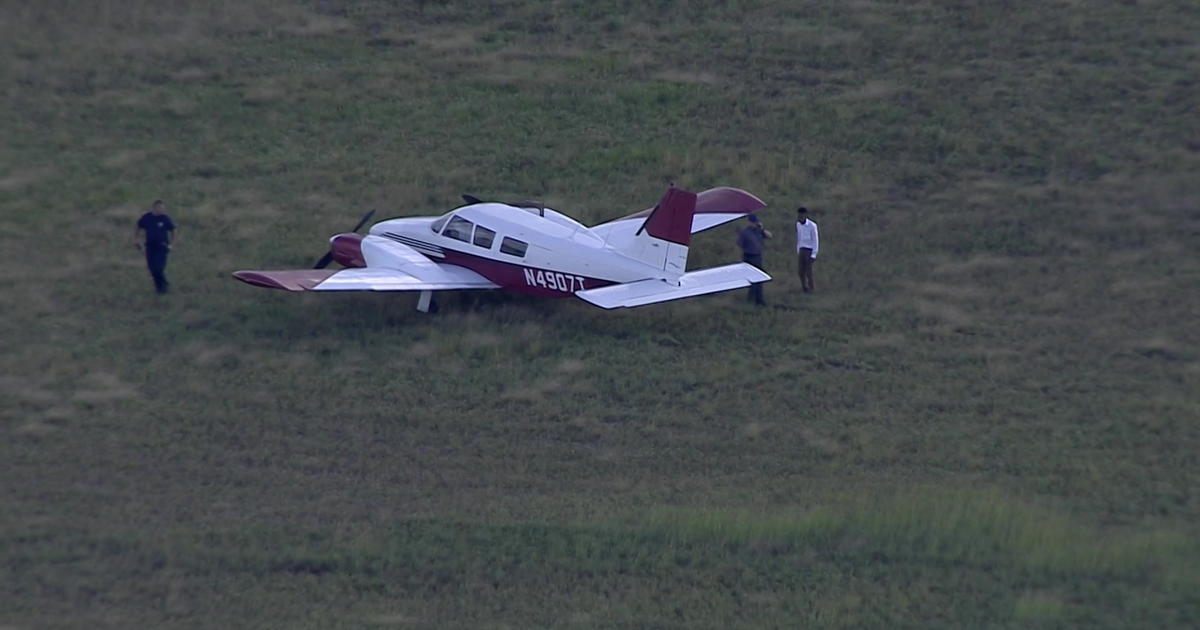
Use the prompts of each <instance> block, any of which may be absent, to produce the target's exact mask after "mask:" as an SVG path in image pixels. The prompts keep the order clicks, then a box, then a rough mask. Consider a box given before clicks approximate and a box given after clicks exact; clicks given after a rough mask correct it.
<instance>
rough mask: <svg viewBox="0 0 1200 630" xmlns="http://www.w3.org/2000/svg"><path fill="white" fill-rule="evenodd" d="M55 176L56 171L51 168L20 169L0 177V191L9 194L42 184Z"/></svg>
mask: <svg viewBox="0 0 1200 630" xmlns="http://www.w3.org/2000/svg"><path fill="white" fill-rule="evenodd" d="M57 174H58V169H57V168H55V167H53V166H36V167H33V168H25V169H20V170H17V171H15V172H12V173H9V174H8V175H5V176H3V177H0V191H3V192H9V191H17V190H21V189H23V188H28V187H30V186H34V185H36V184H39V183H41V182H44V181H46V180H47V179H50V178H51V177H54V176H56V175H57Z"/></svg>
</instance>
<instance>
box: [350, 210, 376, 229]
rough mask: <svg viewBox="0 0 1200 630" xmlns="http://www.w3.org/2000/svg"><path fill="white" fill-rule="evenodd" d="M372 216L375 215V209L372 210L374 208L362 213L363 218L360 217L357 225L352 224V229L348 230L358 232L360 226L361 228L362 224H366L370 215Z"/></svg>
mask: <svg viewBox="0 0 1200 630" xmlns="http://www.w3.org/2000/svg"><path fill="white" fill-rule="evenodd" d="M373 216H375V210H374V209H372V210H371V211H370V212H368V213H366V214H364V215H363V218H362V220H361V221H359V222H358V225H356V226H354V229H353V230H350V231H351V232H358V230H359V229H360V228H362V226H364V225H366V224H367V221H370V220H371V217H373Z"/></svg>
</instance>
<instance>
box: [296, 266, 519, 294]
mask: <svg viewBox="0 0 1200 630" xmlns="http://www.w3.org/2000/svg"><path fill="white" fill-rule="evenodd" d="M421 271H422V274H421V276H422V277H420V278H418V277H417V276H415V275H411V274H408V273H405V272H403V271H399V270H396V269H370V268H366V269H343V270H341V271H339V272H337V273H335V274H333V275H332V276H330V277H329V279H328V280H325V281H324V282H322V283H320V284H318V285H316V286H314V287H313V288H312V290H313V291H449V290H453V289H498V288H500V285H498V284H495V283H494V282H492V281H491V280H488V279H487V278H484V277H483V276H481V275H479V274H477V273H475V272H474V271H471V270H470V269H467V268H465V267H458V266H456V265H437V269H436V270H433V269H422V270H421Z"/></svg>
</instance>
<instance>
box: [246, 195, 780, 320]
mask: <svg viewBox="0 0 1200 630" xmlns="http://www.w3.org/2000/svg"><path fill="white" fill-rule="evenodd" d="M463 198H464V200H466V201H467V205H465V206H462V207H460V208H456V209H454V210H451V211H450V212H447V213H446V214H443V215H442V216H440V217H410V218H399V219H389V220H386V221H380V222H379V223H376V224H375V225H373V226H371V230H370V233H369V234H368V235H366V236H360V235H359V234H357V233H354V232H357V231H358V229H357V228H355V230H354V232H351V233H344V234H338V235H336V236H334V237H333V238H331V239H330V252H329V254H327V255H326V256H325V258H323V259H322V260H321V261H320V262H318V263H317V268H315V269H296V270H284V271H237V272H234V274H233V277H235V278H237V279H238V280H241V281H242V282H246V283H249V284H252V285H255V286H260V287H268V288H272V289H286V290H289V291H420V292H421V296H420V299H419V300H418V302H417V310H420V311H422V312H429V311H430V307H431V304H432V303H433V300H432V298H433V292H434V291H447V290H456V289H508V290H513V291H520V292H523V293H531V294H533V295H540V296H544V297H570V296H574V297H577V298H580V299H583V300H585V301H587V302H590V303H592V304H595V305H596V306H600V307H603V308H619V307H632V306H642V305H645V304H654V303H656V302H666V301H669V300H678V299H680V298H687V297H692V296H696V295H705V294H708V293H716V292H719V291H728V290H731V289H737V288H741V287H747V286H750V285H751V284H754V283H758V282H766V281H768V280H770V279H771V277H770V276H768V275H767V274H766V273H763V271H761V270H759V269H757V268H755V267H754V266H752V265H749V264H747V263H736V264H732V265H724V266H721V267H711V268H708V269H701V270H698V271H687V270H686V266H687V256H688V245H689V243H690V242H691V237H692V234H695V233H697V232H703V231H704V230H708V229H711V228H714V227H717V226H718V225H722V224H725V223H728V222H730V221H735V220H737V219H740V218H742V217H745V216H746V215H747V214H750V213H752V212H754V211H756V210H759V209H760V208H764V207H766V204H764V203H763V202H762V200H760V199H759V198H758V197H755V196H754V195H752V194H750V193H748V192H746V191H744V190H739V189H737V188H713V189H711V190H706V191H704V192H702V193H699V194H695V193H691V192H688V191H686V190H682V189H679V188H674V187H672V188H669V189H668V190H667V193H666V194H665V195H664V196H663V198H662V201H660V202H659V203H658V205H656V206H655V207H654V208H651V209H649V210H644V211H642V212H638V213H635V214H631V215H629V216H625V217H621V218H619V219H614V220H612V221H609V222H607V223H601V224H600V225H596V226H593V227H590V228H589V227H586V226H584V225H582V224H581V223H579V222H578V221H576V220H574V219H572V218H570V217H568V216H566V215H564V214H561V213H559V212H556V211H554V210H551V209H549V208H545V207H542V206H540V205H538V204H533V203H521V204H507V203H497V202H483V201H480V200H478V199H476V198H474V197H471V196H469V195H463ZM368 216H369V215H368ZM365 221H366V218H364V222H365ZM361 225H362V224H361V223H360V224H359V226H360V227H361ZM330 260H336V261H337V262H339V263H341V264H342V265H343V266H344V267H346V268H345V269H340V270H328V269H324V266H325V265H327V264H328V263H329V261H330ZM434 308H435V309H436V306H435V307H434Z"/></svg>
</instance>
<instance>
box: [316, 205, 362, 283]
mask: <svg viewBox="0 0 1200 630" xmlns="http://www.w3.org/2000/svg"><path fill="white" fill-rule="evenodd" d="M373 216H375V210H374V209H371V211H370V212H368V213H366V214H364V215H363V218H362V219H361V220H359V222H358V225H356V226H354V229H353V230H350V231H351V232H354V233H356V234H357V233H358V231H359V230H360V229H362V226H364V225H366V224H367V221H370V220H371V217H373ZM331 262H333V250H332V249H331V250H329V251H327V252H325V255H324V256H322V257H321V259H320V260H318V261H317V264H315V265H313V269H324V268H326V267H328V266H329V263H331Z"/></svg>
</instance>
